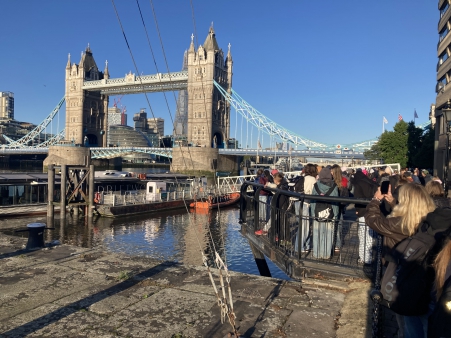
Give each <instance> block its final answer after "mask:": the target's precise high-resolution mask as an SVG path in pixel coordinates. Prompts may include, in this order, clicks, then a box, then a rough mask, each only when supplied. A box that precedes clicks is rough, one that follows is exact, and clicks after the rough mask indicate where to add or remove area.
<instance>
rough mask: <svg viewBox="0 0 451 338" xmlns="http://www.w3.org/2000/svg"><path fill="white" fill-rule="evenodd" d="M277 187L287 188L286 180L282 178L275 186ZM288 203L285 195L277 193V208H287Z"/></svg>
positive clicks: (288, 199) (288, 200)
mask: <svg viewBox="0 0 451 338" xmlns="http://www.w3.org/2000/svg"><path fill="white" fill-rule="evenodd" d="M277 189H281V190H288V181H287V180H286V179H285V178H283V179H282V181H281V182H280V183H279V185H278V186H277ZM289 204H290V198H289V197H288V196H285V195H279V199H278V200H277V204H276V205H277V208H278V209H281V210H287V209H288V205H289Z"/></svg>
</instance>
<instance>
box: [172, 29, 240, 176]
mask: <svg viewBox="0 0 451 338" xmlns="http://www.w3.org/2000/svg"><path fill="white" fill-rule="evenodd" d="M232 65H233V62H232V54H231V52H230V44H229V50H228V53H227V56H226V57H224V52H223V51H222V49H220V48H219V46H218V42H217V41H216V36H215V31H214V29H213V26H212V27H210V31H209V32H208V36H207V38H206V39H205V42H204V44H203V45H200V46H199V47H198V48H197V50H196V49H195V47H194V36H192V35H191V45H190V47H189V50H188V119H187V127H188V128H187V129H188V130H187V139H188V142H189V143H191V145H193V146H191V147H174V148H173V150H172V164H171V170H172V171H175V172H184V173H188V174H192V175H198V174H202V175H203V174H205V175H209V174H208V173H213V172H215V171H228V172H231V173H233V174H234V175H235V174H236V175H238V170H239V165H238V164H239V162H240V159H239V158H238V157H235V156H229V155H220V154H219V149H218V148H224V147H227V141H228V139H229V137H230V136H229V134H230V105H229V103H228V102H227V101H226V100H225V99H224V98H223V97H222V95H221V93H220V92H219V91H218V90H217V89H216V87H215V86H214V83H213V80H215V81H216V82H217V83H219V84H220V85H221V86H222V88H224V90H226V91H228V92H229V93H230V92H231V90H232Z"/></svg>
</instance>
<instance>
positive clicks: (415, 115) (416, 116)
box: [413, 109, 418, 119]
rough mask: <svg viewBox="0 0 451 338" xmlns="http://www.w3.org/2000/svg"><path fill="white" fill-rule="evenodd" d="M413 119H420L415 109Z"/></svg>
mask: <svg viewBox="0 0 451 338" xmlns="http://www.w3.org/2000/svg"><path fill="white" fill-rule="evenodd" d="M413 118H414V119H417V118H418V114H417V110H416V109H415V111H414V113H413Z"/></svg>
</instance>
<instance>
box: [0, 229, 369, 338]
mask: <svg viewBox="0 0 451 338" xmlns="http://www.w3.org/2000/svg"><path fill="white" fill-rule="evenodd" d="M22 245H23V243H21V239H16V238H7V237H3V236H2V237H1V238H0V269H1V270H0V271H1V272H0V301H1V304H0V337H168V338H178V337H179V338H181V337H221V338H222V337H226V336H227V335H228V334H229V333H231V332H232V327H231V325H230V324H229V323H228V321H227V319H225V322H224V323H222V321H221V310H220V307H219V306H218V299H217V297H216V294H215V292H214V289H213V287H212V285H211V281H210V278H209V274H208V271H207V270H206V269H205V267H202V266H190V265H181V264H177V263H174V262H162V261H156V260H152V259H147V258H140V257H129V256H125V255H121V254H115V253H111V252H107V251H102V250H101V249H83V248H78V247H73V246H69V245H57V246H55V247H52V248H49V249H43V250H37V251H32V252H25V251H24V250H22ZM211 273H212V276H213V278H214V279H215V282H216V286H217V288H218V292H220V293H222V289H221V288H220V283H219V271H218V270H216V269H211ZM230 276H231V289H232V295H233V300H234V302H233V306H234V313H235V316H236V318H235V323H236V327H237V329H238V331H239V333H240V335H241V336H242V337H336V336H337V335H338V336H342V337H345V336H346V337H347V338H351V337H357V336H358V335H356V334H360V336H359V337H361V336H362V334H363V331H362V330H361V327H362V325H363V326H364V325H366V324H365V323H367V322H366V321H365V320H364V319H359V320H356V319H355V318H354V317H355V316H356V313H357V314H359V316H360V314H361V313H366V312H367V308H368V297H367V290H366V289H364V287H366V286H362V285H356V284H352V283H344V282H342V281H341V282H334V281H308V282H306V283H301V282H294V281H283V280H278V279H274V278H266V277H260V276H253V275H247V274H241V273H236V272H231V273H230ZM355 290H359V291H358V292H356V291H355ZM362 290H364V291H362ZM225 291H226V292H227V289H226V290H225ZM347 302H348V303H349V304H347ZM337 329H338V331H337ZM342 330H343V334H341V335H340V333H341V332H340V331H342ZM352 330H354V331H353V333H354V334H355V335H351V334H350V333H347V332H352Z"/></svg>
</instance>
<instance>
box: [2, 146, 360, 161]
mask: <svg viewBox="0 0 451 338" xmlns="http://www.w3.org/2000/svg"><path fill="white" fill-rule="evenodd" d="M48 151H49V148H31V147H30V148H6V147H2V148H0V154H4V155H20V154H30V155H35V154H47V153H48ZM131 153H143V154H149V155H160V156H165V157H170V158H172V148H154V147H109V148H100V147H93V148H91V156H92V158H105V159H108V158H114V157H120V156H124V155H129V154H131ZM219 154H221V155H232V156H244V155H250V156H256V155H259V156H278V157H281V156H282V157H288V156H292V157H313V158H333V159H364V156H363V152H357V151H351V150H348V151H346V150H335V151H322V150H292V151H291V154H290V152H289V151H287V150H277V151H274V150H261V149H219Z"/></svg>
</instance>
